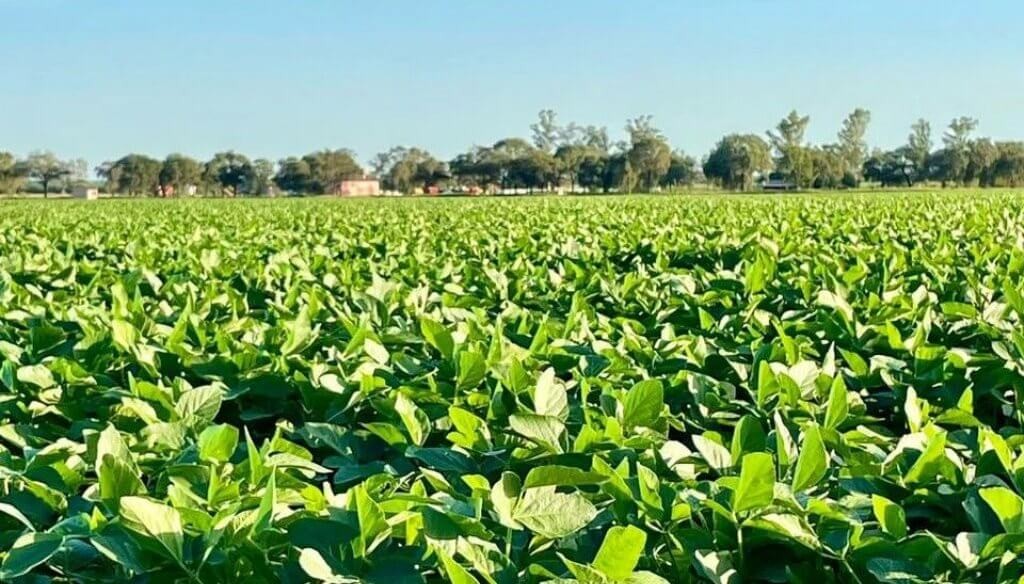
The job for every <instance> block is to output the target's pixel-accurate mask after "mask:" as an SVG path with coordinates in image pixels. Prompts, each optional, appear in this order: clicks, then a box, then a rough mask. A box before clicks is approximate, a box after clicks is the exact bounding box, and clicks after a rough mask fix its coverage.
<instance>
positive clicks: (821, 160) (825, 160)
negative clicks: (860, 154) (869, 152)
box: [809, 144, 863, 189]
mask: <svg viewBox="0 0 1024 584" xmlns="http://www.w3.org/2000/svg"><path fill="white" fill-rule="evenodd" d="M809 156H810V159H811V168H812V175H813V177H814V179H813V180H812V182H811V186H813V187H814V188H816V189H837V188H840V187H842V186H856V185H857V183H856V181H855V180H854V181H850V180H849V177H854V178H856V177H859V176H860V175H861V169H858V170H857V171H856V172H853V171H851V170H849V167H848V164H849V161H850V159H849V158H847V156H846V152H844V150H843V146H842V145H841V144H837V145H828V146H824V147H821V148H811V149H809ZM861 167H863V162H862V163H861ZM844 181H845V182H844ZM851 183H852V184H851Z"/></svg>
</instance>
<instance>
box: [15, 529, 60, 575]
mask: <svg viewBox="0 0 1024 584" xmlns="http://www.w3.org/2000/svg"><path fill="white" fill-rule="evenodd" d="M63 545H64V536H62V535H58V534H56V533H26V534H25V535H22V536H21V537H19V538H18V539H16V540H15V541H14V545H12V546H11V549H10V550H9V551H8V552H7V555H6V556H5V557H4V561H3V564H0V579H2V580H4V581H8V580H11V579H13V578H17V577H18V576H24V575H25V574H28V573H29V572H31V571H32V569H33V568H35V567H36V566H38V565H40V564H42V563H44V562H46V561H47V560H49V559H50V558H51V557H53V555H54V554H56V553H57V551H58V550H60V548H61V546H63Z"/></svg>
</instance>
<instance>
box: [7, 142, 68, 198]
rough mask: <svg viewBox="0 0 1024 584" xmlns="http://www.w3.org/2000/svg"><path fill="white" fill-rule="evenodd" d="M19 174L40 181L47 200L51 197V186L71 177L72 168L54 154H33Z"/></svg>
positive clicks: (23, 163)
mask: <svg viewBox="0 0 1024 584" xmlns="http://www.w3.org/2000/svg"><path fill="white" fill-rule="evenodd" d="M19 172H22V173H24V174H25V175H26V176H28V177H29V178H31V179H33V180H36V181H38V182H39V184H40V185H42V187H43V198H46V197H48V196H49V195H50V185H52V184H53V183H54V181H58V180H61V179H63V178H64V177H66V176H68V175H70V174H71V167H70V165H69V164H68V163H67V162H64V161H63V160H60V159H59V158H57V156H56V155H54V154H53V153H52V152H33V153H31V154H29V155H28V158H26V159H25V160H24V162H22V165H21V167H20V170H19Z"/></svg>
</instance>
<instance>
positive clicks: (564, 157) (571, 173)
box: [555, 144, 596, 191]
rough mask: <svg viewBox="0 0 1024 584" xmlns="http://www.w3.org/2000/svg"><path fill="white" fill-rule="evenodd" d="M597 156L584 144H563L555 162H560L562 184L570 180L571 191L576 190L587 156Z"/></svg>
mask: <svg viewBox="0 0 1024 584" xmlns="http://www.w3.org/2000/svg"><path fill="white" fill-rule="evenodd" d="M591 154H596V151H595V149H593V148H590V147H588V146H585V145H583V144H562V145H561V146H559V147H558V150H556V151H555V160H557V161H558V173H559V179H560V181H561V182H564V181H565V180H568V182H569V190H570V191H574V190H576V184H577V183H578V182H579V173H580V168H581V167H582V165H583V162H584V161H585V160H586V159H587V156H589V155H591Z"/></svg>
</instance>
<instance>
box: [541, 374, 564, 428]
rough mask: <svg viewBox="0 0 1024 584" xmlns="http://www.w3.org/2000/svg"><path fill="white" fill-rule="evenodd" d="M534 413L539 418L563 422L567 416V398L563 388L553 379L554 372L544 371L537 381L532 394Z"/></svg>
mask: <svg viewBox="0 0 1024 584" xmlns="http://www.w3.org/2000/svg"><path fill="white" fill-rule="evenodd" d="M533 404H534V407H533V409H534V411H535V412H536V413H537V415H540V416H554V417H556V418H558V419H560V420H564V419H565V418H566V416H568V415H569V398H568V395H567V394H566V392H565V386H563V385H562V384H561V382H559V381H558V380H557V379H555V370H554V369H546V370H545V371H544V373H541V375H540V379H538V380H537V388H536V389H535V390H534V393H533Z"/></svg>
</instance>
